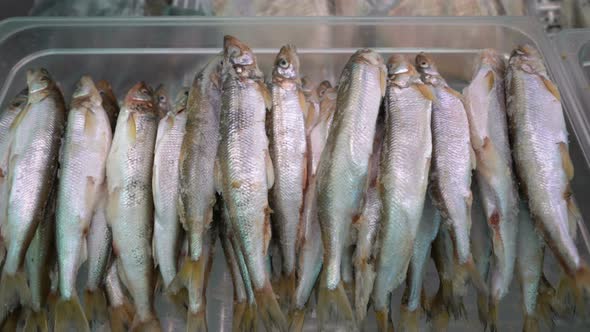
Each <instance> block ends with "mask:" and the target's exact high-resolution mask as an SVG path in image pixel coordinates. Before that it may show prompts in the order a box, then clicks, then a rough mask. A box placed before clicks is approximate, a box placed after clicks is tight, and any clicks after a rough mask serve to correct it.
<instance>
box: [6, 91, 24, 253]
mask: <svg viewBox="0 0 590 332" xmlns="http://www.w3.org/2000/svg"><path fill="white" fill-rule="evenodd" d="M27 95H28V89H24V90H22V91H21V92H19V93H18V94H17V95H16V96H15V97H14V98H13V99H12V100H11V101H10V104H9V105H8V107H7V108H6V109H4V110H3V111H2V113H0V229H2V224H4V222H5V221H6V218H7V215H6V213H7V210H6V209H7V208H8V199H7V197H8V183H7V177H8V158H9V154H10V143H11V142H12V138H13V137H14V134H13V132H11V130H10V126H11V125H12V122H13V121H14V119H16V117H17V116H18V114H19V113H20V112H21V111H22V110H23V109H24V108H25V106H26V105H27ZM2 241H4V240H2ZM0 242H1V241H0ZM2 247H4V245H3V243H2ZM2 252H3V255H2V258H1V259H0V261H3V260H4V248H3V249H2Z"/></svg>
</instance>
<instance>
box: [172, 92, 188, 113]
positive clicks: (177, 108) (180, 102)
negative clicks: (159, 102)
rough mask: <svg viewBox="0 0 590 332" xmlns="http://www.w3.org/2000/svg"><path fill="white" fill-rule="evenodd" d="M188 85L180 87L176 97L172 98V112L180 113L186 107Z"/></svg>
mask: <svg viewBox="0 0 590 332" xmlns="http://www.w3.org/2000/svg"><path fill="white" fill-rule="evenodd" d="M188 92H189V88H188V87H183V88H182V89H180V91H179V92H178V94H177V95H176V99H174V113H175V114H178V113H182V112H183V111H184V110H185V109H186V103H187V101H188Z"/></svg>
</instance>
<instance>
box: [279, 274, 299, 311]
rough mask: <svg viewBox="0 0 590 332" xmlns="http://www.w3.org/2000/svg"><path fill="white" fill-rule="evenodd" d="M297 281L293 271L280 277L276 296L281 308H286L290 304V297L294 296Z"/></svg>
mask: <svg viewBox="0 0 590 332" xmlns="http://www.w3.org/2000/svg"><path fill="white" fill-rule="evenodd" d="M296 287H297V279H296V277H295V271H293V272H292V273H290V274H288V275H282V276H281V278H280V279H279V281H278V283H277V295H278V296H279V302H280V304H281V306H282V307H284V308H287V307H288V306H289V305H290V304H291V295H292V294H295V288H296Z"/></svg>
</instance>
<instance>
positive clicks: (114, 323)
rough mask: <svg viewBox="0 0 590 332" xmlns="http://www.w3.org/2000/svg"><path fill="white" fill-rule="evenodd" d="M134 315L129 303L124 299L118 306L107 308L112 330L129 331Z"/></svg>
mask: <svg viewBox="0 0 590 332" xmlns="http://www.w3.org/2000/svg"><path fill="white" fill-rule="evenodd" d="M134 315H135V313H134V309H133V306H132V305H131V303H129V302H127V301H125V303H123V304H122V305H120V306H117V307H111V308H109V320H110V322H111V331H112V332H125V331H129V329H130V328H131V324H132V323H133V316H134Z"/></svg>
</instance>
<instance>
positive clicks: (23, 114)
mask: <svg viewBox="0 0 590 332" xmlns="http://www.w3.org/2000/svg"><path fill="white" fill-rule="evenodd" d="M29 109H30V107H25V108H24V109H23V110H22V111H20V112H19V113H18V115H17V116H16V118H15V119H14V120H12V123H11V124H10V128H9V129H8V130H9V131H13V130H16V128H17V127H18V126H19V125H20V123H21V122H22V121H23V119H24V118H25V117H26V115H27V113H28V112H29Z"/></svg>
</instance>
